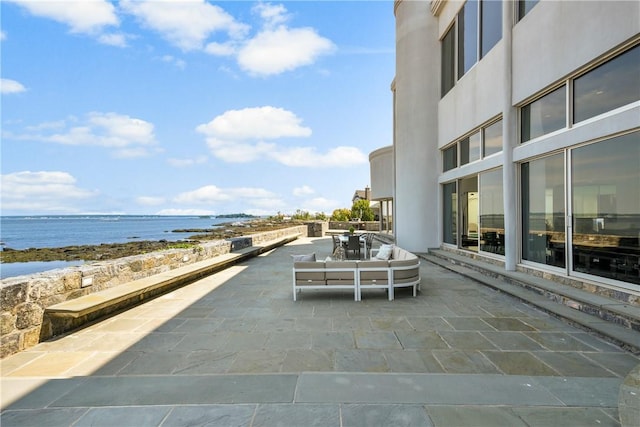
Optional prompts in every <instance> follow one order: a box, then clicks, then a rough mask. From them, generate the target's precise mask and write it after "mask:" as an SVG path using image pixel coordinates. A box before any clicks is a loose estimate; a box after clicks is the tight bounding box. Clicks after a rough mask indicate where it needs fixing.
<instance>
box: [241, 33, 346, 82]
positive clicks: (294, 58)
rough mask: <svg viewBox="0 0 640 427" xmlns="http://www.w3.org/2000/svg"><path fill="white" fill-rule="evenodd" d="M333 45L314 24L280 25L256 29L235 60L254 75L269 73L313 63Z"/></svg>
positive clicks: (333, 48)
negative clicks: (308, 25)
mask: <svg viewBox="0 0 640 427" xmlns="http://www.w3.org/2000/svg"><path fill="white" fill-rule="evenodd" d="M334 50H335V45H334V44H333V42H331V40H329V39H326V38H324V37H321V36H320V35H318V33H317V32H316V31H315V30H314V29H313V28H293V29H289V28H287V27H285V26H280V27H278V28H276V29H266V30H264V31H262V32H260V33H258V34H257V35H256V36H255V37H254V38H253V39H251V40H249V41H247V43H246V44H245V45H244V46H243V47H242V48H241V49H240V51H239V52H238V64H239V65H240V68H242V69H243V70H244V71H247V72H249V73H250V74H254V75H261V76H268V75H272V74H280V73H283V72H285V71H291V70H294V69H296V68H298V67H302V66H304V65H310V64H313V63H314V62H315V61H316V60H317V58H318V57H319V56H321V55H325V54H328V53H331V52H333V51H334Z"/></svg>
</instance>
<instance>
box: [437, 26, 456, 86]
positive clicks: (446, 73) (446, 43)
mask: <svg viewBox="0 0 640 427" xmlns="http://www.w3.org/2000/svg"><path fill="white" fill-rule="evenodd" d="M455 52H456V46H455V25H454V26H453V27H451V28H450V29H449V31H447V34H446V35H445V36H444V38H443V39H442V43H441V45H440V56H441V59H442V63H441V65H440V66H441V72H442V79H441V81H440V85H441V86H440V96H445V95H446V94H447V92H449V91H450V90H451V88H452V87H453V86H454V85H455V84H456V72H455Z"/></svg>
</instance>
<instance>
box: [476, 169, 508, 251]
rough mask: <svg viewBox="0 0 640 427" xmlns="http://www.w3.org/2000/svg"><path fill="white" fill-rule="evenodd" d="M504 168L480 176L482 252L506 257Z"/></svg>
mask: <svg viewBox="0 0 640 427" xmlns="http://www.w3.org/2000/svg"><path fill="white" fill-rule="evenodd" d="M502 194H503V189H502V168H501V169H496V170H493V171H491V172H485V173H483V174H480V250H481V251H484V252H491V253H494V254H500V255H504V203H503V201H502Z"/></svg>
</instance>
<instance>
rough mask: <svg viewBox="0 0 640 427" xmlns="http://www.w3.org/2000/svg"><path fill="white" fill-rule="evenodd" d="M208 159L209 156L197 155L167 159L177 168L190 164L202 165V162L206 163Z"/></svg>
mask: <svg viewBox="0 0 640 427" xmlns="http://www.w3.org/2000/svg"><path fill="white" fill-rule="evenodd" d="M207 160H208V158H207V156H197V157H194V158H192V159H176V158H171V159H168V160H167V163H169V164H170V165H171V166H173V167H175V168H184V167H188V166H193V165H200V164H203V163H206V162H207Z"/></svg>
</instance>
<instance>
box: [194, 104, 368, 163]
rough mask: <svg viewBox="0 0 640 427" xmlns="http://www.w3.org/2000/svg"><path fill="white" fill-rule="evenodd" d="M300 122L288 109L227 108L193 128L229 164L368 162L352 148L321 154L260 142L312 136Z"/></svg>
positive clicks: (301, 148)
mask: <svg viewBox="0 0 640 427" xmlns="http://www.w3.org/2000/svg"><path fill="white" fill-rule="evenodd" d="M301 122H302V120H301V119H300V118H299V117H297V116H296V115H295V114H294V113H292V112H291V111H288V110H284V109H282V108H276V107H271V106H265V107H255V108H245V109H242V110H229V111H227V112H225V113H223V114H221V115H219V116H217V117H215V118H214V119H213V120H211V121H210V122H209V123H205V124H201V125H199V126H198V127H196V131H198V132H200V133H202V134H204V135H205V136H206V141H207V146H208V147H209V150H211V153H212V154H213V155H214V156H215V157H217V158H219V159H221V160H223V161H225V162H230V163H247V162H253V161H256V160H259V159H265V158H267V159H271V160H275V161H277V162H279V163H281V164H284V165H286V166H293V167H336V166H337V167H347V166H352V165H355V164H362V163H366V162H368V161H369V160H368V157H367V156H366V155H365V154H363V153H362V152H361V151H360V150H359V149H357V148H355V147H337V148H333V149H331V150H329V151H328V152H327V153H325V154H321V153H318V152H317V151H316V149H315V148H313V147H281V146H278V145H277V144H275V143H267V142H264V141H263V140H265V139H279V138H286V137H308V136H311V133H312V131H311V129H310V128H307V127H303V126H302V125H301Z"/></svg>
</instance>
